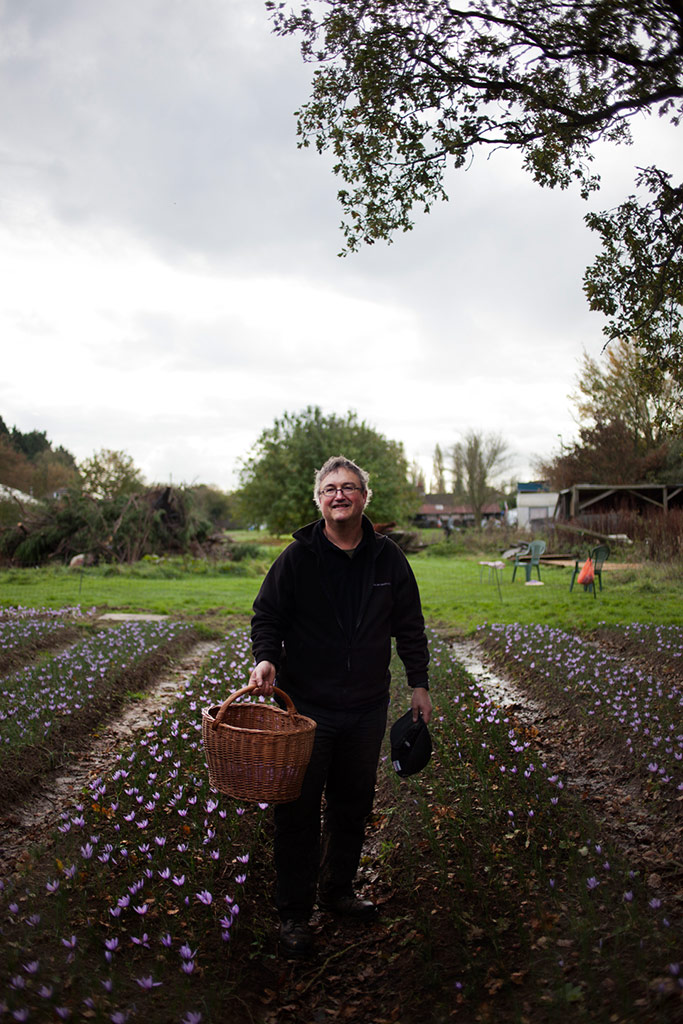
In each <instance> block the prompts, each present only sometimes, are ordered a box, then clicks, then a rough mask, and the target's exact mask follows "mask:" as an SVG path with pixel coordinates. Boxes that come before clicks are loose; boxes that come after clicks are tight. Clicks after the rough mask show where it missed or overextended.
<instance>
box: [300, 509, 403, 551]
mask: <svg viewBox="0 0 683 1024" xmlns="http://www.w3.org/2000/svg"><path fill="white" fill-rule="evenodd" d="M361 522H362V525H363V538H364V540H365V541H367V542H368V543H369V544H370V547H371V550H372V552H373V556H374V557H376V556H377V555H378V554H379V552H380V550H381V548H382V547H384V544H385V542H386V537H384V536H383V535H382V534H380V533H375V528H374V526H373V525H372V523H371V522H370V520H369V519H368V517H367V516H366V515H363V518H362V520H361ZM323 526H324V520H323V519H316V520H315V522H313V523H307V525H306V526H302V527H301V528H300V529H298V530H295V531H294V533H293V534H292V536H293V537H294V540H298V541H299V543H301V544H303V545H304V546H305V547H308V548H317V547H318V545H319V544H320V541H321V540H322V538H323V537H324V534H323Z"/></svg>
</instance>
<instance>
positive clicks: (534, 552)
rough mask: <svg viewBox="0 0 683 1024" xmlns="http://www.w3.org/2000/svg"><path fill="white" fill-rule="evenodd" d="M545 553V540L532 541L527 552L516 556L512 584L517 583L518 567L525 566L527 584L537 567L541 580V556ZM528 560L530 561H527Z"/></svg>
mask: <svg viewBox="0 0 683 1024" xmlns="http://www.w3.org/2000/svg"><path fill="white" fill-rule="evenodd" d="M544 551H545V541H544V540H532V542H531V544H529V546H528V547H527V549H526V550H525V551H519V552H518V553H517V554H516V555H515V564H514V568H513V570H512V582H513V583H514V582H515V573H516V572H517V567H518V566H523V567H524V571H525V572H526V578H527V583H528V582H529V580H530V579H531V570H532V568H533V567H534V566H536V572H537V573H538V578H539V580H540V578H541V555H542V554H543V552H544ZM527 559H528V561H527Z"/></svg>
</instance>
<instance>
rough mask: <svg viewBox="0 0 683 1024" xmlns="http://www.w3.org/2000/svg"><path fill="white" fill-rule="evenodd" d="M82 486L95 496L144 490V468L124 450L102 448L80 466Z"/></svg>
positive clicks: (116, 495) (85, 490)
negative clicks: (138, 465) (139, 466)
mask: <svg viewBox="0 0 683 1024" xmlns="http://www.w3.org/2000/svg"><path fill="white" fill-rule="evenodd" d="M79 471H80V475H81V487H82V489H83V491H84V492H85V493H86V494H89V495H90V496H91V497H94V498H116V497H119V496H120V495H124V494H136V493H139V492H141V491H143V490H144V487H145V484H144V480H143V476H142V470H140V469H138V468H137V467H136V466H135V464H134V462H133V459H132V458H131V456H130V455H127V454H126V452H123V451H112V449H110V448H102V449H101V450H100V451H99V452H95V453H94V454H93V455H91V456H90V458H89V459H85V460H84V461H83V462H82V463H81V464H80V466H79Z"/></svg>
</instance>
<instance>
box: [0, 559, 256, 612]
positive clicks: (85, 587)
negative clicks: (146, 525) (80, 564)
mask: <svg viewBox="0 0 683 1024" xmlns="http://www.w3.org/2000/svg"><path fill="white" fill-rule="evenodd" d="M262 578H263V577H262V576H226V575H216V576H208V575H202V574H196V573H192V572H188V573H187V574H185V575H183V576H180V577H176V578H172V579H167V578H164V577H162V576H159V577H157V578H154V577H144V576H143V577H138V576H133V575H131V574H127V573H125V574H121V575H111V576H109V575H105V574H103V573H102V572H101V571H98V570H96V569H85V570H83V572H80V571H73V570H68V569H61V570H56V569H11V570H9V571H7V572H4V573H2V574H0V607H10V606H16V605H23V606H24V607H28V608H43V607H46V608H61V607H64V606H66V605H78V604H80V605H82V606H83V607H91V606H96V607H98V608H101V609H109V610H114V609H116V610H119V611H127V612H133V611H138V612H142V611H145V612H153V613H155V614H158V615H170V614H182V615H189V616H195V615H206V614H208V613H210V612H218V613H221V614H225V615H249V614H250V613H251V606H252V603H253V600H254V597H255V596H256V593H257V591H258V588H259V586H260V583H261V579H262Z"/></svg>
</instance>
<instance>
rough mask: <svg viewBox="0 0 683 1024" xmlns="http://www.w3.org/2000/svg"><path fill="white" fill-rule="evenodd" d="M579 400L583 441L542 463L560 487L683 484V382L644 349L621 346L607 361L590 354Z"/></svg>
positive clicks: (576, 397)
mask: <svg viewBox="0 0 683 1024" xmlns="http://www.w3.org/2000/svg"><path fill="white" fill-rule="evenodd" d="M571 398H572V401H573V403H574V405H575V408H576V413H577V418H578V420H579V422H580V424H581V426H580V429H579V439H578V440H577V441H576V442H575V443H574V444H571V445H569V446H566V447H563V449H562V451H561V452H560V453H559V455H556V456H555V457H554V458H552V459H546V460H543V459H541V460H536V469H537V470H538V472H539V474H540V475H542V476H543V477H547V478H548V479H549V480H551V482H552V483H553V485H554V486H555V487H557V488H559V489H560V490H561V489H563V488H565V487H571V486H573V485H574V484H579V483H596V484H603V483H614V484H633V483H639V482H644V481H647V480H656V481H658V482H663V483H667V482H676V480H677V479H683V476H681V459H680V447H681V445H680V440H681V434H682V432H683V383H681V382H679V381H678V380H677V379H676V377H675V375H673V374H670V373H665V372H663V371H662V370H660V369H658V368H657V367H654V366H652V365H651V364H650V363H649V362H648V361H647V360H646V359H644V358H643V353H642V350H641V349H640V348H639V346H637V345H635V344H633V343H630V342H626V341H619V342H618V343H617V344H616V345H614V346H610V347H609V348H608V349H606V350H605V351H604V353H603V359H602V360H601V361H599V360H597V359H594V358H592V357H591V356H589V355H588V354H587V353H585V352H584V355H583V358H582V361H581V364H580V368H579V373H578V375H577V388H576V391H575V392H574V393H573V395H572V396H571Z"/></svg>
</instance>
